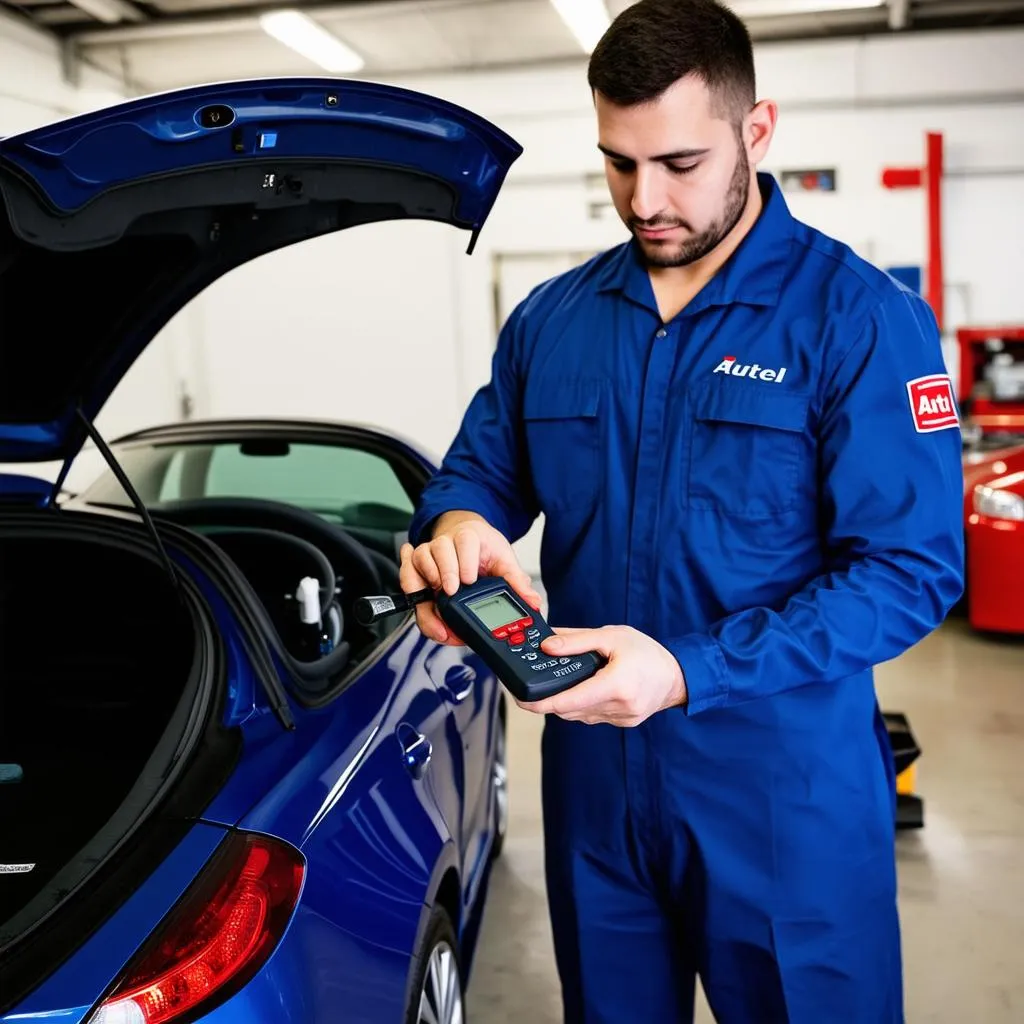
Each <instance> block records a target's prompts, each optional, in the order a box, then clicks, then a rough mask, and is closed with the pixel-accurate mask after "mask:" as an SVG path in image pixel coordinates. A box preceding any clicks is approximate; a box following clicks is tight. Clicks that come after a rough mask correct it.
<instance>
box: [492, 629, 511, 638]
mask: <svg viewBox="0 0 1024 1024" xmlns="http://www.w3.org/2000/svg"><path fill="white" fill-rule="evenodd" d="M508 634H509V628H508V626H502V627H501V628H500V629H496V630H495V631H494V632H493V633H492V634H491V636H493V637H494V639H495V640H506V639H508Z"/></svg>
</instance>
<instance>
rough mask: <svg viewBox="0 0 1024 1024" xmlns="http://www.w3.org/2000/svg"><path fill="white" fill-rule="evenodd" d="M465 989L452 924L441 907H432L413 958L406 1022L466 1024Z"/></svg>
mask: <svg viewBox="0 0 1024 1024" xmlns="http://www.w3.org/2000/svg"><path fill="white" fill-rule="evenodd" d="M465 1020H466V993H465V989H464V981H463V975H462V960H461V958H460V956H459V944H458V940H457V939H456V937H455V927H454V926H453V925H452V919H451V918H450V917H449V916H448V911H447V910H445V909H444V907H440V906H438V907H434V909H433V912H432V913H431V915H430V922H429V923H428V925H427V933H426V936H425V937H424V939H423V946H422V948H421V949H420V953H419V956H418V957H417V960H416V975H415V977H414V978H413V984H412V996H411V998H410V1002H409V1006H408V1008H407V1010H406V1013H405V1024H428V1022H433V1021H436V1022H437V1024H465Z"/></svg>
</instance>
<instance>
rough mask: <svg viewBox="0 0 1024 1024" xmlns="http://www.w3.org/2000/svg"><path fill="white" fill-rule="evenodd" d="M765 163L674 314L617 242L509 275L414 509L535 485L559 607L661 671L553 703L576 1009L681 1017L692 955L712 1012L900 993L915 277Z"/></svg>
mask: <svg viewBox="0 0 1024 1024" xmlns="http://www.w3.org/2000/svg"><path fill="white" fill-rule="evenodd" d="M759 181H760V185H761V189H762V194H763V195H764V196H765V200H766V203H765V208H764V211H763V213H762V215H761V217H760V218H759V220H758V222H757V224H756V225H755V227H754V228H753V230H752V231H751V232H750V234H749V235H748V236H747V238H746V239H745V240H744V242H743V244H742V245H741V247H740V248H739V250H738V251H737V252H736V253H735V254H734V255H733V257H732V258H731V259H730V260H729V261H728V263H727V264H726V266H725V267H724V268H723V269H722V270H721V272H720V273H719V274H718V275H717V276H716V277H715V278H714V279H713V280H712V281H711V282H710V283H709V284H708V285H707V286H706V287H705V288H704V289H703V291H701V293H700V294H699V295H698V296H697V297H696V298H695V299H694V300H693V301H692V302H691V303H690V304H689V305H688V306H687V307H686V308H685V309H684V310H683V311H682V312H681V313H680V314H679V315H678V316H676V317H674V318H673V320H672V321H671V322H670V323H662V322H661V318H660V317H659V314H658V310H657V305H656V303H655V299H654V295H653V292H652V289H651V285H650V283H649V278H648V276H647V273H646V270H645V269H644V267H643V266H642V264H641V263H640V262H639V260H638V259H637V255H636V251H635V249H634V246H633V243H631V242H628V243H625V244H623V245H622V246H619V247H618V248H615V249H613V250H611V251H610V252H607V253H604V254H602V255H600V256H598V257H597V258H595V259H593V260H591V261H590V262H588V263H587V264H585V265H584V266H582V267H580V268H577V269H574V270H572V271H570V272H569V273H566V274H563V275H561V276H559V277H557V278H555V279H553V280H551V281H549V282H546V283H545V284H543V285H541V286H539V287H538V288H536V289H535V290H534V291H533V292H532V293H531V294H530V295H529V296H528V298H527V299H526V300H524V302H523V303H522V304H521V305H520V306H519V307H518V308H517V309H516V310H515V311H514V313H513V314H512V315H511V317H510V318H509V320H508V322H507V324H506V325H505V327H504V329H503V331H502V334H501V337H500V339H499V343H498V347H497V352H496V355H495V357H494V363H493V376H492V379H491V381H490V382H489V383H488V384H487V386H485V387H483V388H482V389H481V390H480V391H479V392H478V394H477V395H476V396H475V398H474V400H473V401H472V403H471V405H470V408H469V410H468V412H467V414H466V416H465V420H464V423H463V425H462V427H461V430H460V432H459V433H458V435H457V437H456V439H455V441H454V442H453V444H452V446H451V449H450V450H449V452H448V453H447V455H446V457H445V459H444V463H443V466H442V468H441V470H440V472H439V474H438V475H437V476H436V477H435V479H434V480H433V481H432V482H431V483H430V485H429V486H428V487H427V489H426V492H425V494H424V495H423V498H422V502H421V504H420V507H419V509H418V511H417V514H416V517H415V519H414V521H413V524H412V529H411V531H410V535H411V538H412V539H413V541H414V542H418V541H422V540H424V539H427V537H428V536H429V526H430V524H431V522H432V521H433V520H434V519H435V517H436V516H438V515H439V514H441V513H442V512H444V511H446V510H449V509H468V510H473V511H476V512H478V513H480V514H481V515H482V516H484V518H485V519H486V520H487V521H488V522H489V523H491V524H492V525H493V526H495V527H496V528H497V529H499V530H500V531H502V533H504V534H505V535H506V536H507V537H509V538H510V539H511V540H516V539H518V538H519V537H521V536H522V535H523V534H524V533H525V532H526V531H527V529H528V528H529V526H530V524H531V522H532V520H533V519H534V518H535V516H536V514H537V513H538V512H541V511H542V512H543V513H545V517H546V524H545V533H544V537H543V542H542V554H541V558H542V563H541V571H542V576H543V581H544V584H545V587H546V590H547V593H548V597H549V620H550V621H551V622H552V624H554V625H565V626H575V627H578V626H592V627H598V626H604V625H614V624H629V625H631V626H634V627H636V628H637V629H639V630H642V631H643V632H645V633H647V634H649V635H650V636H652V637H654V638H655V639H656V640H658V641H659V642H660V643H662V644H663V645H664V646H665V647H666V648H667V649H668V650H669V651H671V652H672V653H673V654H674V655H675V657H676V658H677V659H678V661H679V663H680V665H681V666H682V669H683V671H684V673H685V677H686V685H687V688H688V691H689V702H688V704H687V705H686V706H685V707H684V708H679V709H672V710H668V711H663V712H661V713H660V714H657V715H655V716H653V717H652V718H651V719H649V720H648V721H647V722H646V723H644V724H643V725H641V726H640V727H637V728H632V729H622V728H618V727H615V726H610V725H598V726H588V725H584V724H581V723H569V722H566V721H565V720H562V719H559V718H557V717H554V716H549V717H548V719H547V721H546V723H545V729H544V737H543V743H542V751H543V803H544V827H545V844H546V846H545V849H546V871H547V888H548V896H549V900H550V910H551V920H552V926H553V932H554V940H555V948H556V953H557V961H558V969H559V973H560V976H561V980H562V985H563V993H564V996H563V998H564V1005H565V1020H566V1021H567V1022H569V1024H576V1022H586V1024H598V1022H600V1024H670V1022H676V1021H689V1020H691V1019H692V1012H693V1010H692V1006H693V988H694V971H695V970H699V971H700V974H701V978H702V981H703V985H704V988H705V991H706V993H707V996H708V999H709V1002H710V1004H711V1007H712V1009H713V1011H714V1013H715V1015H716V1018H717V1019H718V1020H719V1021H720V1022H722V1024H776V1022H783V1021H786V1022H793V1024H832V1022H835V1024H889V1022H894V1021H901V1020H902V1019H903V1006H902V1002H903V999H902V980H901V959H900V933H899V923H898V915H897V905H896V876H895V864H894V860H895V856H894V801H895V796H894V788H895V787H894V777H893V770H892V758H891V754H890V752H889V747H888V741H887V737H886V732H885V727H884V724H883V722H882V719H881V717H880V712H879V708H878V705H877V703H876V698H875V692H874V686H873V677H872V666H873V665H875V664H878V663H880V662H883V661H885V660H887V659H889V658H892V657H894V656H896V655H898V654H900V653H901V652H902V651H904V650H905V649H906V648H908V647H910V646H911V645H913V644H914V643H915V642H917V641H918V640H920V639H921V638H922V637H924V636H925V635H926V634H928V633H929V632H930V631H931V630H932V629H933V628H934V627H936V626H937V625H938V624H939V623H940V622H941V621H942V619H943V618H944V616H945V614H946V612H947V610H948V609H949V608H950V606H951V605H952V604H953V603H954V602H955V600H956V599H957V598H958V596H959V595H960V593H961V589H962V583H963V565H962V560H963V553H962V543H963V528H962V511H961V509H962V498H961V496H962V470H961V438H960V430H959V425H958V423H957V418H956V410H955V407H954V408H953V413H952V416H950V415H948V414H945V415H944V413H945V407H944V406H943V404H942V402H943V401H945V402H946V404H947V405H948V401H949V399H950V398H951V394H950V392H949V388H948V384H946V383H944V381H943V379H942V378H943V375H944V374H945V372H946V370H945V366H944V363H943V357H942V353H941V349H940V344H939V337H938V332H937V329H936V324H935V321H934V319H933V316H932V314H931V311H930V309H929V307H928V306H927V304H926V303H925V302H924V301H923V300H922V299H921V297H919V296H918V295H916V294H914V293H911V292H910V291H908V290H906V289H904V288H903V287H902V286H901V285H900V284H898V283H897V282H895V281H894V280H893V279H892V278H890V277H889V276H888V275H886V274H884V273H882V272H881V271H879V270H878V269H875V268H873V267H872V266H870V265H868V264H867V263H865V262H863V261H862V260H861V259H859V258H858V257H857V256H856V255H855V254H854V253H852V252H851V251H850V250H849V249H848V248H846V247H845V246H843V245H841V244H839V243H837V242H836V241H834V240H831V239H829V238H827V237H825V236H823V235H822V234H820V233H818V232H817V231H815V230H812V229H811V228H809V227H808V226H806V225H804V224H802V223H800V222H798V221H797V220H796V219H795V218H793V216H792V215H791V214H790V212H789V210H788V209H787V206H786V204H785V201H784V199H783V196H782V194H781V192H780V191H779V189H778V187H777V185H776V184H775V182H774V181H773V180H772V179H771V178H770V177H768V176H766V175H760V176H759ZM932 375H936V376H937V377H938V380H937V382H935V381H933V382H928V381H925V382H923V385H922V384H921V383H918V384H915V383H914V382H918V381H920V379H921V378H927V377H931V376H932ZM928 389H930V390H928ZM922 395H923V396H924V397H925V398H926V399H928V403H929V404H926V406H925V407H923V408H922V407H921V405H920V398H921V396H922ZM936 396H938V397H939V401H936ZM943 396H945V397H943ZM921 684H922V686H925V685H927V680H924V679H922V681H921Z"/></svg>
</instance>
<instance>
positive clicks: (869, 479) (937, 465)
mask: <svg viewBox="0 0 1024 1024" xmlns="http://www.w3.org/2000/svg"><path fill="white" fill-rule="evenodd" d="M823 390H824V393H823V395H822V396H821V414H820V417H819V420H818V444H819V449H818V450H819V503H820V504H819V508H820V516H821V530H822V537H823V543H824V544H825V559H824V565H825V567H826V571H825V572H823V573H822V574H821V575H819V576H817V578H815V579H812V580H811V581H809V582H808V583H807V584H806V585H805V586H804V587H803V588H802V589H800V590H798V591H797V592H795V593H794V594H792V595H791V596H790V598H789V599H788V600H787V601H786V602H785V603H784V604H783V605H781V606H780V607H778V608H766V607H755V608H748V609H744V610H743V611H740V612H738V613H736V614H732V615H728V616H726V617H725V618H723V619H721V620H720V621H718V622H717V623H715V624H713V625H712V627H711V628H710V629H709V630H707V631H705V632H700V633H692V634H689V635H685V636H680V637H677V638H675V639H672V640H669V641H668V642H667V643H666V644H665V646H666V647H667V648H668V649H669V650H670V651H671V652H672V654H673V655H674V656H675V658H676V660H677V661H678V662H679V664H680V666H681V667H682V669H683V672H684V674H685V676H686V683H687V691H688V701H687V705H686V706H685V709H684V710H685V712H686V713H687V714H689V715H694V714H699V713H700V712H701V711H704V710H707V709H710V708H719V707H725V706H728V705H730V704H738V703H741V702H744V701H748V700H753V699H757V698H759V697H766V696H770V695H772V694H773V693H778V692H780V691H783V690H788V689H792V688H795V687H797V686H801V685H803V684H805V683H810V682H829V681H835V680H839V679H842V678H844V677H846V676H849V675H853V674H855V673H857V672H860V671H864V670H866V669H869V668H871V667H873V666H874V665H877V664H880V663H882V662H884V661H887V660H889V659H891V658H894V657H896V656H897V655H899V654H901V653H902V652H903V651H905V650H906V649H908V648H910V647H912V646H913V645H914V644H915V643H917V642H918V641H919V640H921V639H922V638H924V637H925V636H927V635H928V633H930V632H931V631H932V630H933V629H935V628H936V627H937V626H939V625H940V624H941V623H942V621H943V619H944V618H945V616H946V614H947V613H948V611H949V609H950V608H951V607H952V605H953V604H954V603H955V602H956V600H957V599H958V598H959V597H960V595H961V593H962V591H963V582H964V567H963V558H964V556H963V533H964V527H963V468H962V461H961V460H962V454H961V452H962V448H961V446H962V442H961V435H960V424H959V414H958V412H957V409H956V404H955V396H954V394H953V389H952V386H951V384H950V382H949V377H948V374H947V371H946V368H945V364H944V361H943V356H942V350H941V345H940V342H939V333H938V330H937V326H936V323H935V320H934V317H933V316H932V313H931V309H930V308H929V307H928V306H927V305H926V304H925V303H924V301H923V300H922V299H920V297H919V296H916V295H913V294H912V293H909V292H905V291H903V290H900V291H898V292H895V293H894V294H893V295H891V296H889V297H887V298H885V299H884V300H883V301H882V302H881V303H880V304H879V305H878V306H877V308H875V310H874V311H873V313H872V314H871V315H870V316H869V318H868V323H867V326H866V327H865V328H864V329H863V330H862V331H861V332H860V333H859V336H858V337H857V338H855V340H854V342H853V344H852V345H851V346H850V349H849V351H848V352H846V353H845V354H844V356H843V358H842V359H841V360H840V361H839V362H838V363H837V364H836V365H835V366H834V367H833V368H832V369H831V371H830V372H829V373H828V383H827V384H826V385H825V387H824V389H823Z"/></svg>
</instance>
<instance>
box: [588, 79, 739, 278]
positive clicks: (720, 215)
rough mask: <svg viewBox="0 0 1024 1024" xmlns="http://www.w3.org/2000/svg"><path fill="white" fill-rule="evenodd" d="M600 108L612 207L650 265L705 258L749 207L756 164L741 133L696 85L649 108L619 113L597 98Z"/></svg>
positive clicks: (683, 83)
mask: <svg viewBox="0 0 1024 1024" xmlns="http://www.w3.org/2000/svg"><path fill="white" fill-rule="evenodd" d="M596 105H597V123H598V145H599V148H600V149H601V151H602V152H603V153H604V154H605V173H606V176H607V178H608V187H609V190H610V192H611V196H612V200H613V202H614V203H615V209H616V210H617V211H618V214H619V216H620V217H621V218H622V221H623V223H624V224H625V225H626V227H628V228H629V229H630V231H631V232H632V233H633V234H634V236H635V237H636V238H637V241H638V242H639V244H640V248H641V249H642V251H643V254H644V256H645V257H646V260H647V263H648V264H649V265H650V266H656V267H681V266H685V265H687V264H689V263H693V262H695V261H696V260H699V259H701V258H702V257H704V256H706V255H707V254H708V253H709V252H711V251H712V250H713V249H714V248H715V247H716V246H717V245H718V244H719V243H720V242H721V241H722V239H723V238H725V237H726V236H727V235H728V234H729V233H730V232H731V231H732V229H733V228H734V227H735V226H736V223H737V221H738V220H739V219H740V217H741V216H742V214H743V212H744V210H745V208H746V205H747V199H748V196H749V192H750V182H751V164H750V160H749V158H748V155H747V151H746V148H745V146H744V145H743V142H742V140H741V139H740V137H739V132H738V129H737V127H736V126H735V125H733V124H731V123H730V122H729V121H727V120H723V119H721V118H720V117H715V116H713V115H712V107H711V95H710V93H709V92H708V89H707V87H706V86H705V85H704V83H703V82H701V81H700V80H699V79H696V78H692V77H687V78H684V79H681V80H680V81H678V82H676V83H675V84H674V85H673V86H672V87H671V88H669V89H668V90H667V91H666V92H665V93H663V94H662V95H661V96H659V97H658V98H657V99H656V100H653V101H652V102H650V103H646V104H642V105H639V106H634V107H617V106H615V104H613V103H610V102H609V101H608V100H606V99H605V98H604V97H603V96H601V95H600V94H598V95H597V97H596Z"/></svg>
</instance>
